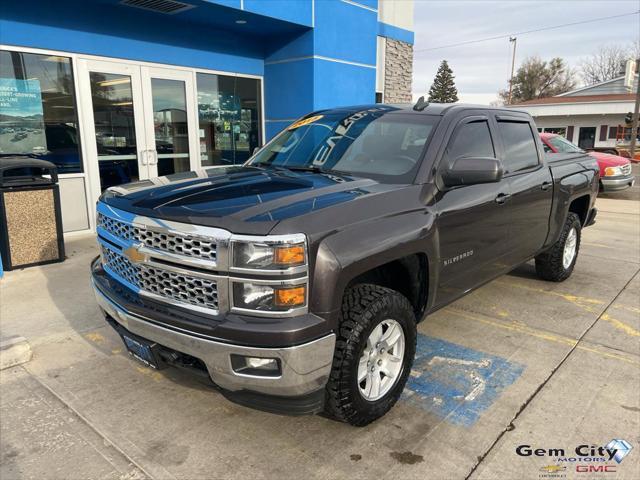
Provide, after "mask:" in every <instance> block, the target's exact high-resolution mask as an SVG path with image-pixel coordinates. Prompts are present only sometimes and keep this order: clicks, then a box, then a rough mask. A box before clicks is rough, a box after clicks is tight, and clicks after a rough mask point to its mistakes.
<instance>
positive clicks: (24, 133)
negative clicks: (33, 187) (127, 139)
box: [0, 50, 83, 173]
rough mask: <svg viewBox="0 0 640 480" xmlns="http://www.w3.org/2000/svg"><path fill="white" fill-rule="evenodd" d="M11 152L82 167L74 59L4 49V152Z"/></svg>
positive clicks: (0, 120)
mask: <svg viewBox="0 0 640 480" xmlns="http://www.w3.org/2000/svg"><path fill="white" fill-rule="evenodd" d="M9 155H33V156H37V157H38V158H42V159H44V160H48V161H50V162H53V163H54V164H56V166H57V167H58V172H59V173H80V172H82V171H83V168H82V160H81V156H80V148H79V134H78V117H77V113H76V101H75V91H74V83H73V71H72V68H71V60H70V59H69V58H66V57H60V56H56V55H40V54H35V53H21V52H12V51H5V50H3V51H0V156H9Z"/></svg>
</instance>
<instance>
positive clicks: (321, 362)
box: [93, 284, 336, 397]
mask: <svg viewBox="0 0 640 480" xmlns="http://www.w3.org/2000/svg"><path fill="white" fill-rule="evenodd" d="M93 288H94V292H95V295H96V300H97V302H98V305H100V308H102V310H103V311H104V312H105V313H107V314H109V316H111V317H112V318H113V319H114V320H115V321H116V322H118V323H119V324H120V325H122V326H123V327H124V328H126V329H127V330H129V331H130V332H132V333H134V334H136V335H139V336H141V337H143V338H146V339H147V340H151V341H154V342H157V343H159V344H160V345H163V346H165V347H168V348H171V349H173V350H177V351H178V352H182V353H186V354H188V355H192V356H194V357H196V358H199V359H200V360H202V361H203V362H204V364H205V365H206V367H207V370H208V372H209V375H210V376H211V379H212V380H213V382H214V383H215V384H216V385H218V386H219V387H221V388H224V389H226V390H230V391H237V390H249V391H253V392H258V393H264V394H267V395H277V396H285V397H286V396H299V395H304V394H307V393H311V392H314V391H317V390H319V389H321V388H323V387H324V386H325V384H326V383H327V380H328V378H329V373H330V371H331V364H332V362H333V352H334V348H335V342H336V338H335V334H333V333H331V334H329V335H327V336H325V337H322V338H319V339H317V340H314V341H311V342H308V343H305V344H302V345H297V346H294V347H283V348H258V347H245V346H242V345H232V344H228V343H222V342H217V341H214V340H208V339H204V338H200V337H196V336H192V335H189V334H187V333H180V332H177V331H174V330H170V329H168V328H164V327H161V326H159V325H156V324H154V323H151V322H150V321H149V320H146V319H145V318H143V317H140V316H137V315H133V314H131V313H129V312H127V311H126V310H125V309H123V308H122V307H120V306H119V305H117V304H115V303H114V302H113V301H111V300H110V299H109V298H107V297H106V296H105V295H104V294H103V293H102V292H101V291H100V290H99V289H98V288H97V287H96V285H95V284H93ZM231 354H237V355H245V356H255V357H270V358H278V359H280V362H281V365H282V374H281V376H279V377H256V376H247V375H241V374H237V373H235V372H234V371H233V369H232V368H231V358H230V355H231Z"/></svg>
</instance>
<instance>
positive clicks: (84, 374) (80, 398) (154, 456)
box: [0, 198, 640, 479]
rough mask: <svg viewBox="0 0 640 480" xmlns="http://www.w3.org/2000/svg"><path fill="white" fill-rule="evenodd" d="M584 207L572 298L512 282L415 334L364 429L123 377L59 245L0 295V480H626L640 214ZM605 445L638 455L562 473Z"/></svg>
mask: <svg viewBox="0 0 640 480" xmlns="http://www.w3.org/2000/svg"><path fill="white" fill-rule="evenodd" d="M598 207H599V209H600V215H599V217H598V221H597V223H596V225H594V226H593V227H590V228H588V229H587V230H585V232H584V236H583V243H582V248H581V252H580V258H579V260H578V264H577V266H576V270H575V272H574V275H573V276H572V277H571V279H569V280H568V281H566V282H564V283H561V284H554V283H547V282H543V281H540V280H538V279H537V278H536V277H535V274H534V271H533V266H532V265H531V264H526V265H523V266H521V267H519V268H518V269H516V270H515V271H514V272H512V273H511V274H509V275H506V276H503V277H501V278H499V279H497V280H495V281H494V282H492V283H490V284H488V285H486V286H484V287H482V288H481V289H479V290H477V291H475V292H473V293H472V294H470V295H468V296H467V297H465V298H463V299H461V300H459V301H458V302H456V303H455V304H453V305H451V306H449V307H447V308H445V309H443V310H441V311H439V312H438V313H436V314H434V315H432V316H430V317H429V318H428V319H427V320H426V321H424V322H423V323H421V325H420V327H419V332H420V338H419V345H418V352H417V359H416V364H415V366H414V369H413V370H412V372H411V377H410V381H409V384H408V388H407V390H406V392H405V394H404V396H403V398H402V400H401V401H400V402H399V403H398V405H397V406H396V407H395V408H394V409H393V410H392V411H391V412H390V414H389V415H387V416H386V417H385V418H383V419H381V420H380V421H378V422H376V423H374V424H372V425H369V426H368V427H365V428H362V429H355V428H352V427H349V426H347V425H343V424H339V423H336V422H333V421H330V420H327V419H325V418H323V417H319V416H315V417H282V416H276V415H270V414H266V413H262V412H257V411H253V410H250V409H246V408H243V407H240V406H237V405H234V404H232V403H229V402H228V401H227V400H225V399H224V398H223V397H222V396H221V395H220V394H219V393H217V392H216V391H214V390H212V389H211V388H209V387H208V386H206V385H203V384H202V383H200V382H199V381H198V380H197V379H194V378H192V377H190V376H188V375H186V374H183V373H182V372H179V371H176V370H163V371H161V372H157V371H153V370H150V369H148V368H146V367H143V366H142V365H140V364H139V363H136V362H135V361H134V360H132V359H131V358H130V357H129V356H128V355H127V354H126V353H125V352H123V347H122V344H121V341H120V339H119V337H118V336H117V335H116V334H115V333H114V332H113V331H112V330H111V328H110V327H108V326H106V325H105V323H104V321H103V319H102V318H101V316H100V314H99V311H98V309H97V307H96V305H95V302H94V300H93V296H92V293H91V291H90V285H89V278H88V264H89V261H90V259H91V258H92V257H93V256H94V255H95V254H96V250H95V248H94V244H93V243H94V242H93V239H92V238H89V237H77V238H75V239H73V240H70V241H68V242H67V249H68V252H69V256H70V258H69V259H68V260H67V261H66V262H64V263H63V264H59V265H49V266H43V267H38V268H32V269H27V270H24V271H15V272H7V273H6V274H5V278H4V279H3V280H2V281H1V282H0V303H1V306H0V330H1V331H2V335H3V336H7V335H22V336H24V337H26V338H27V339H28V340H29V342H30V344H31V345H32V348H33V359H32V360H31V361H30V362H29V363H27V364H24V365H22V366H18V367H13V368H10V369H7V370H3V371H2V372H0V420H1V422H0V453H1V459H2V460H1V462H0V478H2V479H14V478H39V479H41V478H78V479H80V478H144V477H150V478H162V479H164V478H185V479H196V478H207V479H209V478H216V479H218V478H220V479H222V478H224V479H234V478H238V479H245V478H265V479H272V478H307V479H333V478H356V479H357V478H362V479H365V478H374V477H379V478H381V477H384V478H408V479H413V478H415V479H418V478H419V479H425V478H429V479H440V478H442V479H458V478H460V479H462V478H475V479H502V478H514V479H515V478H522V479H538V478H625V479H626V478H628V479H637V478H640V436H639V434H638V432H640V299H639V298H638V291H640V276H639V275H638V272H639V270H640V203H639V202H638V201H633V200H617V199H613V198H606V199H605V198H603V199H600V200H599V201H598ZM612 439H623V440H626V441H627V442H629V443H630V444H631V445H632V446H633V447H634V450H632V451H631V453H629V455H628V456H627V457H626V458H624V459H623V461H622V462H621V463H619V464H618V463H617V462H615V461H612V462H604V463H603V462H594V463H593V464H594V465H601V464H602V465H604V464H606V465H609V466H611V467H614V468H615V469H616V472H611V473H609V472H607V473H597V474H594V473H582V472H577V471H576V466H577V465H590V464H591V463H587V462H584V461H579V462H574V461H571V460H568V458H570V457H575V453H574V449H575V447H577V446H579V445H581V444H588V445H589V446H591V445H595V446H601V445H606V444H607V443H608V442H610V441H611V440H612ZM519 445H531V446H532V447H533V448H534V449H535V448H545V449H549V448H562V449H564V450H566V455H565V460H561V459H559V458H558V457H551V456H529V457H523V456H519V455H517V454H516V448H517V447H518V446H519ZM553 466H557V468H559V469H561V468H562V467H564V468H565V469H564V470H558V471H557V472H556V473H553V472H552V471H551V470H554V468H551V469H547V470H545V468H546V467H553ZM554 475H556V477H554ZM560 475H564V476H562V477H561V476H560Z"/></svg>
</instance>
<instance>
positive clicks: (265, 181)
mask: <svg viewBox="0 0 640 480" xmlns="http://www.w3.org/2000/svg"><path fill="white" fill-rule="evenodd" d="M402 187H403V186H402V185H387V184H380V183H378V182H376V181H375V180H372V179H367V178H359V177H354V176H343V175H333V174H325V173H314V172H302V171H295V172H294V171H290V170H286V169H275V168H270V169H263V168H256V167H241V166H236V167H222V168H209V169H203V170H199V171H196V172H185V173H180V174H175V175H170V176H166V177H159V178H154V179H150V180H143V181H140V182H135V183H130V184H126V185H120V186H118V187H112V188H110V189H109V190H107V191H106V192H105V193H104V194H103V196H102V197H101V199H100V201H101V202H103V203H105V204H107V205H110V206H112V207H115V208H119V209H121V210H124V211H127V212H131V213H134V214H136V215H142V216H147V217H153V218H162V219H166V220H173V221H176V222H183V223H190V224H195V225H205V226H211V227H218V228H224V229H226V230H229V231H231V232H233V233H244V234H251V235H266V234H268V233H269V232H271V231H272V230H273V229H274V227H275V226H276V225H278V223H280V222H282V221H283V220H286V221H287V226H288V227H290V228H292V229H295V228H296V225H295V219H296V218H298V217H309V216H310V215H313V214H314V213H315V212H318V211H320V210H324V211H325V213H326V209H330V208H331V209H336V210H337V209H343V208H344V207H345V206H346V205H347V204H352V203H354V202H358V201H359V200H361V199H363V198H365V197H371V196H377V195H381V194H383V193H385V192H389V191H393V190H397V189H399V188H402ZM376 203H377V202H376ZM351 209H352V206H350V208H349V210H351ZM337 217H341V218H342V220H336V223H340V222H344V221H348V220H347V219H345V218H344V216H337ZM337 217H336V218H337ZM307 220H308V218H307ZM303 223H304V224H305V225H307V226H308V221H306V222H303ZM325 227H327V228H334V227H335V228H338V227H339V226H338V225H337V224H336V225H335V226H334V227H332V226H328V225H325ZM301 231H302V230H301ZM305 233H311V232H305Z"/></svg>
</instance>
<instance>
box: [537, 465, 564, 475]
mask: <svg viewBox="0 0 640 480" xmlns="http://www.w3.org/2000/svg"><path fill="white" fill-rule="evenodd" d="M566 469H567V467H565V466H562V465H547V466H545V467H541V468H540V471H541V472H547V473H558V472H563V471H564V470H566Z"/></svg>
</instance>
